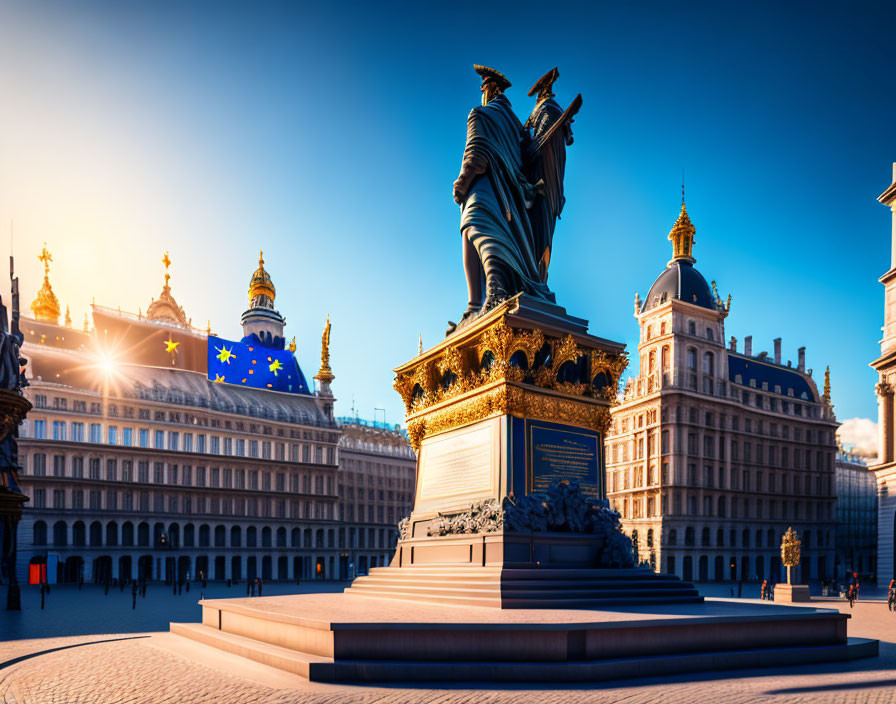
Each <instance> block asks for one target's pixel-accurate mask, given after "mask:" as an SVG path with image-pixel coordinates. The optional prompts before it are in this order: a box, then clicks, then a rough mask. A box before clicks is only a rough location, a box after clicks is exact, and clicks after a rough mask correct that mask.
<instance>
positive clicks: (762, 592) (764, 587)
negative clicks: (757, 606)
mask: <svg viewBox="0 0 896 704" xmlns="http://www.w3.org/2000/svg"><path fill="white" fill-rule="evenodd" d="M767 593H768V580H767V579H763V580H762V586H761V587H759V598H760V599H766V598H768V597H767V596H766V595H767Z"/></svg>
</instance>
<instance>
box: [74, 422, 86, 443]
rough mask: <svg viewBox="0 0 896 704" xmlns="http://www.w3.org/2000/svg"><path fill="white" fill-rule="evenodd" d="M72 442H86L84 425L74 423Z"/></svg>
mask: <svg viewBox="0 0 896 704" xmlns="http://www.w3.org/2000/svg"><path fill="white" fill-rule="evenodd" d="M72 442H84V424H83V423H72Z"/></svg>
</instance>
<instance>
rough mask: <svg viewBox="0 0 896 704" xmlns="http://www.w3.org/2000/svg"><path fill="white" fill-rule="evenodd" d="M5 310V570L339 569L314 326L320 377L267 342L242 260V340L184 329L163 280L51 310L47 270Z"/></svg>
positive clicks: (333, 459) (267, 285)
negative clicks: (13, 484) (19, 343)
mask: <svg viewBox="0 0 896 704" xmlns="http://www.w3.org/2000/svg"><path fill="white" fill-rule="evenodd" d="M41 261H43V262H44V264H45V277H44V284H43V287H42V288H41V290H40V292H39V293H38V297H37V299H36V300H35V302H34V303H33V304H32V311H33V312H34V314H35V317H34V319H25V318H23V319H22V330H23V333H24V335H25V344H24V346H23V348H22V354H23V356H24V357H26V358H27V360H28V365H27V369H28V372H29V374H30V378H29V382H30V386H29V387H28V388H27V389H26V395H27V397H28V398H29V400H31V402H32V403H33V404H34V412H33V413H31V414H30V415H29V418H28V421H27V423H26V424H25V425H24V426H23V427H22V428H21V431H22V432H21V440H20V443H19V447H20V459H21V462H22V465H23V472H22V474H21V478H22V487H23V490H24V492H25V493H26V495H28V496H30V497H31V504H30V506H29V508H28V509H27V510H26V513H25V516H24V517H23V520H22V523H21V527H20V533H19V535H20V545H21V549H20V551H19V563H18V569H17V573H18V574H19V577H20V580H21V581H31V582H32V583H33V582H35V581H38V580H39V579H47V580H49V581H50V582H54V581H77V580H81V579H83V580H85V581H100V582H104V581H107V580H112V579H126V578H132V579H136V578H141V577H144V578H147V579H152V580H158V579H164V580H166V581H169V582H170V581H171V580H178V581H179V580H184V579H187V578H188V577H192V578H196V577H197V576H198V575H199V573H200V572H202V573H204V574H205V576H207V577H208V578H210V579H219V580H223V579H233V580H239V579H247V578H252V577H254V576H256V575H257V576H260V577H262V578H263V579H276V580H287V579H289V580H292V579H302V578H305V579H308V578H333V577H336V576H338V575H339V569H340V555H341V554H342V553H343V552H344V551H345V550H346V549H347V548H348V547H349V545H348V544H347V542H346V533H345V531H344V530H341V529H340V527H341V524H340V522H339V506H340V502H339V487H340V479H339V442H340V436H341V432H340V429H339V426H338V424H337V423H336V421H335V418H334V416H333V397H332V394H331V392H330V382H331V381H332V380H333V375H332V372H331V370H330V369H329V364H328V358H329V350H328V348H327V345H328V343H329V322H328V324H327V329H326V331H325V333H324V345H323V350H322V365H321V370H320V372H319V373H318V376H317V377H316V378H317V379H318V380H319V381H320V391H319V392H318V393H311V392H310V391H309V390H308V388H307V385H306V384H305V379H304V376H303V374H302V371H301V369H300V368H299V365H298V363H297V362H296V360H295V358H294V355H293V352H294V350H295V345H294V344H292V345H290V346H289V348H288V349H284V348H285V344H284V340H285V338H284V335H283V326H284V325H285V319H284V318H283V317H282V316H281V315H280V314H279V313H278V312H277V311H276V310H275V309H274V296H275V290H274V286H273V283H272V282H271V279H270V276H269V274H268V273H267V271H266V270H265V269H264V264H263V261H262V260H261V259H260V261H259V266H258V269H257V270H256V272H255V273H254V274H253V276H252V279H251V282H250V289H249V300H250V303H249V309H248V310H247V311H246V312H245V313H243V316H242V322H243V333H244V337H243V339H242V341H239V342H237V341H233V342H230V341H227V340H224V339H222V338H218V337H216V336H214V335H212V333H211V330H210V327H209V328H208V329H206V330H199V329H196V328H194V327H193V326H192V325H191V322H190V320H189V319H188V318H187V316H186V314H185V313H184V310H183V308H182V307H181V306H179V305H178V304H177V302H176V300H175V299H174V297H173V295H172V292H171V287H170V285H169V278H170V276H169V274H168V266H169V264H170V260H169V259H168V256H167V254H166V256H165V259H164V260H163V261H164V264H165V283H164V286H163V289H162V293H161V295H160V296H159V298H158V299H156V300H153V301H152V303H151V304H150V305H149V307H148V308H147V310H146V313H145V314H142V313H138V314H137V315H133V314H128V313H123V312H121V311H118V310H111V309H108V308H103V307H101V306H96V305H94V306H93V307H92V325H90V322H91V321H89V320H85V324H84V328H83V330H78V329H75V328H73V327H72V325H71V320H70V317H69V316H66V320H65V322H64V324H62V325H60V324H59V318H60V306H59V303H58V300H57V298H56V296H55V294H54V293H53V291H52V287H51V285H50V281H49V263H50V261H52V259H51V257H50V255H49V253H48V252H47V251H46V248H45V249H44V252H43V253H42V255H41Z"/></svg>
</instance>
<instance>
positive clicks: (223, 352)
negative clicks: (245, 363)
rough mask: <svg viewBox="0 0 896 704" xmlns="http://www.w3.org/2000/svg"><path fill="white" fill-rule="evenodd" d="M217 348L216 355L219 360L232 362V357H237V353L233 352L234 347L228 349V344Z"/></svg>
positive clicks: (227, 362) (226, 362)
mask: <svg viewBox="0 0 896 704" xmlns="http://www.w3.org/2000/svg"><path fill="white" fill-rule="evenodd" d="M215 349H216V350H218V354H217V355H216V356H217V358H218V361H219V362H224V363H225V364H230V360H231V359H236V355H235V354H234V353H233V347H231V348H230V349H227V347H226V345H221V346H220V347H215Z"/></svg>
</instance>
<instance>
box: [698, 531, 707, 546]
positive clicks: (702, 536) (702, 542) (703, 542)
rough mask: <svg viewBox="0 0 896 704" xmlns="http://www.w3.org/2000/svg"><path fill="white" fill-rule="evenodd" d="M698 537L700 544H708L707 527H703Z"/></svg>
mask: <svg viewBox="0 0 896 704" xmlns="http://www.w3.org/2000/svg"><path fill="white" fill-rule="evenodd" d="M700 538H701V540H700V544H701V545H709V528H704V529H703V534H702V535H701V536H700Z"/></svg>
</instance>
